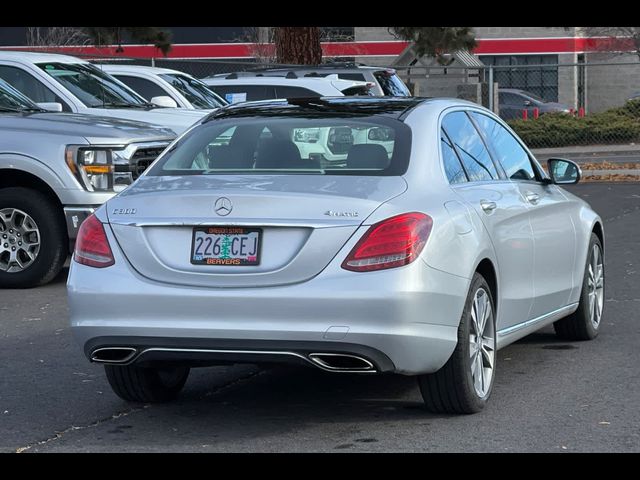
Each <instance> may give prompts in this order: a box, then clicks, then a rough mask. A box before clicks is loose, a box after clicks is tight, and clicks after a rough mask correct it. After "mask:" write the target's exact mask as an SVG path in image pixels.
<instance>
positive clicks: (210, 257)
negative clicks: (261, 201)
mask: <svg viewBox="0 0 640 480" xmlns="http://www.w3.org/2000/svg"><path fill="white" fill-rule="evenodd" d="M261 237H262V229H261V228H247V227H194V229H193V241H192V242H191V263H192V264H194V265H220V266H233V267H242V266H248V265H260V242H261V240H262V238H261Z"/></svg>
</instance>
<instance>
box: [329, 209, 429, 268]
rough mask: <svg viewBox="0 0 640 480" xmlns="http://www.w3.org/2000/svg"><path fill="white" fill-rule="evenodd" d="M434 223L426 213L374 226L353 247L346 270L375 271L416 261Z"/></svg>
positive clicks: (344, 263) (415, 213) (413, 213)
mask: <svg viewBox="0 0 640 480" xmlns="http://www.w3.org/2000/svg"><path fill="white" fill-rule="evenodd" d="M432 226H433V220H432V219H431V217H430V216H429V215H425V214H424V213H418V212H412V213H403V214H402V215H397V216H395V217H391V218H387V219H386V220H383V221H381V222H378V223H376V224H375V225H372V226H371V227H370V228H369V230H367V231H366V232H365V234H364V235H363V236H362V238H361V239H360V240H359V241H358V243H356V245H355V246H354V247H353V249H352V250H351V252H350V253H349V255H348V256H347V258H346V259H345V260H344V262H342V268H344V269H346V270H351V271H352V272H371V271H375V270H384V269H387V268H394V267H401V266H403V265H407V264H409V263H411V262H413V261H414V260H415V259H416V258H418V256H419V255H420V252H422V249H423V248H424V246H425V244H426V243H427V239H428V238H429V234H430V233H431V227H432Z"/></svg>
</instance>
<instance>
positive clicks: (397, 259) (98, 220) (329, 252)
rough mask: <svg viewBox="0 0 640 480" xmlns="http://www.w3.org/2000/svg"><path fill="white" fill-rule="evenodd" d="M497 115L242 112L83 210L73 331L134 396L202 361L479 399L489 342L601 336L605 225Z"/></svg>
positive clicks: (456, 407)
mask: <svg viewBox="0 0 640 480" xmlns="http://www.w3.org/2000/svg"><path fill="white" fill-rule="evenodd" d="M579 179H580V169H579V168H578V166H577V165H576V164H575V163H573V162H571V161H569V160H562V159H552V160H549V162H548V173H547V172H545V170H543V169H542V168H541V166H540V165H539V164H538V163H537V161H536V160H535V158H534V157H533V155H532V154H531V152H530V151H529V150H528V149H527V147H526V146H525V145H524V144H523V143H522V141H521V140H520V139H519V138H518V137H517V136H516V135H515V134H514V133H513V131H512V130H511V129H510V128H509V127H508V126H507V125H506V124H505V123H504V122H503V121H502V120H501V119H500V118H499V117H497V116H496V115H494V114H493V113H491V112H490V111H488V110H486V109H484V108H482V107H479V106H478V105H476V104H472V103H468V102H465V101H461V100H455V99H418V98H402V99H400V98H339V99H338V98H317V99H295V100H288V101H287V100H277V101H268V102H255V103H245V104H239V105H235V106H228V107H225V108H223V109H220V110H219V111H217V112H214V113H212V114H211V115H209V116H208V117H207V118H206V119H204V120H203V121H202V122H200V124H199V125H197V126H195V127H193V128H191V129H190V130H189V131H187V132H186V133H185V134H183V135H182V136H181V137H180V138H178V139H177V140H176V141H175V142H174V143H173V144H171V145H170V146H169V147H168V148H167V150H165V152H164V153H163V154H162V155H161V156H160V157H159V158H158V160H157V161H156V162H155V163H154V164H153V165H152V166H151V167H150V168H149V169H148V170H147V171H146V172H145V173H144V175H142V176H141V177H140V178H139V179H138V180H137V181H136V182H135V183H134V184H133V185H131V186H130V187H128V188H127V189H126V190H124V191H123V192H122V193H120V194H119V195H117V196H116V197H114V198H113V199H111V200H109V201H108V202H107V203H106V204H105V205H104V206H103V207H101V208H100V209H99V210H98V211H96V213H95V214H94V215H93V216H91V217H89V219H88V220H86V221H85V222H84V223H83V225H82V228H81V231H80V233H79V237H78V240H77V243H76V248H75V253H74V257H73V258H74V261H73V262H72V265H71V269H70V272H69V280H68V292H69V301H70V309H71V324H72V328H73V332H74V334H75V336H76V338H77V340H78V341H79V342H80V343H81V344H82V346H83V348H84V352H85V354H86V356H87V357H88V358H89V359H90V360H91V361H93V362H98V363H103V364H104V365H105V369H106V374H107V378H108V380H109V382H110V384H111V386H112V388H113V390H114V391H115V393H116V394H118V395H119V396H120V397H122V398H124V399H125V400H129V401H137V402H154V401H166V400H170V399H172V398H174V397H175V396H177V394H178V393H179V391H180V390H181V389H182V387H183V385H184V383H185V381H186V379H187V376H188V374H189V369H190V368H192V367H197V366H207V365H219V364H227V363H240V362H248V363H262V362H298V363H301V364H305V365H309V366H313V367H316V368H320V369H322V370H325V371H328V372H337V373H339V372H349V373H360V374H374V373H384V372H390V373H397V374H403V375H414V376H416V377H417V379H418V383H419V386H420V390H421V392H422V395H423V397H424V400H425V404H426V407H427V408H428V409H430V410H432V411H435V412H457V413H471V412H477V411H479V410H481V409H482V408H483V407H484V406H485V404H486V402H487V400H488V398H489V396H490V394H491V389H492V385H493V383H494V378H495V371H496V350H497V349H499V348H502V347H504V346H506V345H508V344H510V343H512V342H514V341H516V340H518V339H519V338H522V337H524V336H525V335H528V334H529V333H531V332H533V331H535V330H538V329H540V328H542V327H544V326H546V325H549V324H552V323H553V325H554V327H555V331H556V332H557V334H558V335H560V336H561V337H563V338H565V339H571V340H588V339H592V338H594V337H595V336H596V335H597V334H598V330H599V328H600V325H601V318H602V309H603V301H604V296H603V294H604V268H603V265H604V232H603V227H602V220H601V219H600V218H599V217H598V215H597V214H596V213H595V212H594V211H593V210H592V209H591V208H590V207H589V205H588V204H587V203H585V202H584V201H582V200H581V199H579V198H577V197H575V196H574V195H572V194H570V193H568V192H567V191H565V190H563V189H562V188H560V186H558V185H559V184H571V183H576V182H577V181H578V180H579Z"/></svg>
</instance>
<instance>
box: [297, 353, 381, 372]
mask: <svg viewBox="0 0 640 480" xmlns="http://www.w3.org/2000/svg"><path fill="white" fill-rule="evenodd" d="M309 360H311V361H312V362H313V363H314V364H315V365H316V366H318V367H320V368H322V369H323V370H329V371H332V372H375V371H376V367H375V366H374V365H373V363H371V362H370V361H369V360H366V359H364V358H362V357H358V356H356V355H348V354H346V353H310V354H309Z"/></svg>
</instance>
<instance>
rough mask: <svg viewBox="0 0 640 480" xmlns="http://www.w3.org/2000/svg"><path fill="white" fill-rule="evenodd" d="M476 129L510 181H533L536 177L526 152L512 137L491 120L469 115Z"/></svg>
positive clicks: (486, 117) (480, 115) (474, 113)
mask: <svg viewBox="0 0 640 480" xmlns="http://www.w3.org/2000/svg"><path fill="white" fill-rule="evenodd" d="M471 115H472V116H473V118H474V119H475V120H476V122H477V123H478V128H480V131H481V132H482V133H483V135H484V136H485V138H486V139H487V143H488V144H489V147H490V148H491V150H492V152H493V154H494V158H495V159H496V160H497V161H498V162H499V163H500V165H502V168H503V169H504V171H505V172H506V174H507V177H509V178H510V179H512V180H535V179H536V175H535V173H534V170H533V166H532V165H531V159H530V158H529V154H528V153H527V151H526V150H525V149H524V148H522V145H520V143H519V142H518V141H517V140H516V139H515V138H514V136H513V135H512V134H511V133H510V132H509V131H508V130H507V129H506V128H504V127H503V126H502V125H500V124H499V123H498V122H496V121H495V120H494V119H493V118H491V117H488V116H487V115H483V114H481V113H476V112H473V113H471Z"/></svg>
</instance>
